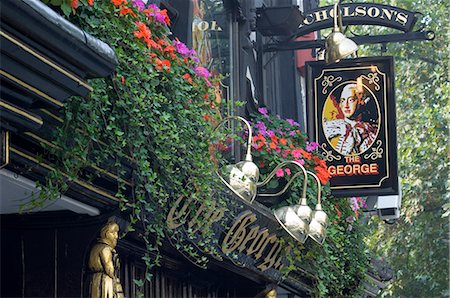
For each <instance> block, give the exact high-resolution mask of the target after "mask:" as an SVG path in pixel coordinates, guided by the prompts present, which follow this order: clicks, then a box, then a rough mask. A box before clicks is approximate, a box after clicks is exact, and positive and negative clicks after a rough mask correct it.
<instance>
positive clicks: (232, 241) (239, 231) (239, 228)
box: [222, 211, 256, 254]
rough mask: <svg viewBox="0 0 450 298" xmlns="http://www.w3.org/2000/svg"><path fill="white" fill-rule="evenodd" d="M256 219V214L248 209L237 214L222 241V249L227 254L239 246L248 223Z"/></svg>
mask: <svg viewBox="0 0 450 298" xmlns="http://www.w3.org/2000/svg"><path fill="white" fill-rule="evenodd" d="M255 221H256V215H255V214H253V213H252V212H250V211H245V212H244V213H241V215H239V216H238V218H237V219H236V221H235V222H234V224H233V226H232V227H231V229H230V230H229V231H228V233H227V234H226V235H225V238H224V239H223V241H222V251H223V252H224V253H225V254H228V253H230V252H232V251H233V250H235V249H236V248H238V247H239V245H240V244H241V243H242V241H243V240H244V238H245V236H246V234H247V231H246V228H247V226H248V225H250V224H252V223H253V222H255Z"/></svg>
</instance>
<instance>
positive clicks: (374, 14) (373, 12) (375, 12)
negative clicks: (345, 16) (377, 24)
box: [367, 7, 380, 18]
mask: <svg viewBox="0 0 450 298" xmlns="http://www.w3.org/2000/svg"><path fill="white" fill-rule="evenodd" d="M367 15H368V16H369V17H371V18H376V17H378V16H379V15H380V10H379V9H378V7H369V9H368V10H367Z"/></svg>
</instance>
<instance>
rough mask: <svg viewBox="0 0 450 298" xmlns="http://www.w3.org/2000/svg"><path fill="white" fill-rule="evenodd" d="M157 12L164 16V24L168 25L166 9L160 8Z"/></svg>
mask: <svg viewBox="0 0 450 298" xmlns="http://www.w3.org/2000/svg"><path fill="white" fill-rule="evenodd" d="M159 13H160V14H161V15H162V16H163V17H164V22H165V23H166V25H167V26H170V19H169V16H168V15H167V9H162V10H161V11H160V12H159Z"/></svg>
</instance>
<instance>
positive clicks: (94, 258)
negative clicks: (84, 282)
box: [89, 222, 124, 298]
mask: <svg viewBox="0 0 450 298" xmlns="http://www.w3.org/2000/svg"><path fill="white" fill-rule="evenodd" d="M118 233H119V226H118V225H117V224H116V223H113V222H110V223H107V224H106V225H105V226H103V228H102V229H101V231H100V239H98V241H97V243H96V244H95V245H94V247H92V250H91V253H90V255H89V270H90V271H91V280H90V286H89V293H90V297H92V298H123V297H124V295H123V290H122V285H121V283H120V279H119V271H120V263H119V255H118V254H117V252H116V250H115V249H114V248H115V247H116V245H117V239H118V238H119V234H118Z"/></svg>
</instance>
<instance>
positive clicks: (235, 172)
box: [225, 160, 259, 202]
mask: <svg viewBox="0 0 450 298" xmlns="http://www.w3.org/2000/svg"><path fill="white" fill-rule="evenodd" d="M225 172H226V173H227V178H228V179H226V182H227V183H228V184H229V185H230V186H231V188H232V189H233V190H234V191H235V192H236V193H237V194H239V195H240V196H241V197H242V198H243V199H244V200H246V201H249V202H252V201H253V200H254V198H255V197H256V191H257V190H256V183H257V182H258V179H259V169H258V167H257V166H256V165H255V163H254V162H252V161H248V160H244V161H241V162H238V163H237V164H235V165H228V166H226V167H225Z"/></svg>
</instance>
